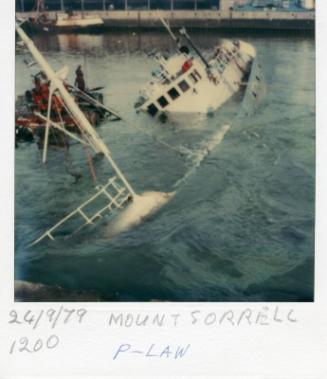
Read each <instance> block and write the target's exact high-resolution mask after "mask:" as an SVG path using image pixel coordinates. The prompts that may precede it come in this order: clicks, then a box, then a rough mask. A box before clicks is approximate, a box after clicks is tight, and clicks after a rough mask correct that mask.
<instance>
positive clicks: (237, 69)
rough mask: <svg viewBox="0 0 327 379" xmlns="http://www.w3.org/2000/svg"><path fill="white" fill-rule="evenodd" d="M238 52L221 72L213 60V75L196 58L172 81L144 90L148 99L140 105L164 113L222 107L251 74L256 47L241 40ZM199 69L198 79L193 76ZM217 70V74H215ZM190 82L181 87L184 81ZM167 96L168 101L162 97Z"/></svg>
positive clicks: (152, 112) (204, 110)
mask: <svg viewBox="0 0 327 379" xmlns="http://www.w3.org/2000/svg"><path fill="white" fill-rule="evenodd" d="M239 44H240V48H239V54H238V55H237V58H236V56H234V57H233V58H231V59H230V61H229V63H228V64H227V65H226V66H225V67H224V71H223V72H219V71H218V69H219V67H218V66H217V64H216V66H217V67H218V68H217V67H216V66H215V62H213V65H212V67H213V69H212V73H213V74H212V75H211V73H210V74H208V70H206V68H205V67H204V65H203V64H202V65H201V64H200V63H201V62H200V63H199V62H197V61H196V60H193V62H192V65H191V67H190V68H189V69H188V70H187V71H186V72H185V73H183V74H182V75H180V76H178V78H177V79H175V80H174V82H172V83H171V84H169V85H165V84H158V83H155V82H152V83H150V85H149V86H148V87H147V88H146V89H145V90H144V93H145V94H146V98H147V100H146V101H144V102H143V104H142V105H140V106H139V107H138V108H137V109H139V110H141V111H144V112H148V113H150V114H151V115H152V116H156V115H160V114H162V113H164V114H166V115H169V114H176V113H204V114H208V113H211V112H213V111H216V110H217V109H219V108H220V107H221V106H222V105H223V104H224V103H225V102H226V101H227V100H228V99H230V98H231V97H232V96H233V95H234V94H236V93H237V92H238V91H239V90H240V88H241V86H242V85H243V83H244V81H245V80H246V79H247V77H248V76H249V73H250V71H251V67H252V64H253V62H254V59H255V55H256V52H255V49H254V48H253V47H252V46H251V45H250V44H247V43H245V42H242V41H240V42H239ZM196 73H198V80H193V81H192V80H191V79H190V78H191V77H192V75H193V77H194V75H195V74H196ZM215 74H216V75H215ZM185 81H186V82H187V84H186V85H185V83H184V86H183V87H181V86H180V84H181V83H182V82H185ZM172 88H174V90H175V89H176V90H177V92H178V96H177V95H176V98H175V99H173V100H172V98H171V97H170V91H171V89H172ZM162 96H164V97H165V99H166V100H167V101H163V100H162V99H161V100H160V98H161V97H162Z"/></svg>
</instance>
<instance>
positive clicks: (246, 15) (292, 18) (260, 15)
mask: <svg viewBox="0 0 327 379" xmlns="http://www.w3.org/2000/svg"><path fill="white" fill-rule="evenodd" d="M56 13H57V12H54V11H51V12H47V16H48V17H49V19H54V18H55V17H56ZM75 14H79V12H75ZM84 14H87V15H99V16H100V17H101V18H102V19H103V21H104V27H105V28H106V29H110V28H137V29H138V28H139V29H152V28H162V24H161V22H160V20H159V19H158V11H156V10H117V11H116V10H108V11H88V12H84ZM16 15H17V16H18V17H22V18H29V17H36V16H37V14H36V12H24V13H20V12H17V13H16ZM160 15H161V16H162V17H164V18H165V19H166V20H168V21H169V23H170V25H171V26H172V27H180V26H185V27H187V28H195V29H196V28H208V29H252V30H254V29H260V30H276V31H278V30H304V31H305V30H307V31H314V29H315V12H314V11H310V12H309V11H308V12H283V11H271V10H268V11H257V12H251V11H244V12H242V11H227V10H226V11H219V10H201V11H200V10H198V11H192V10H178V11H177V10H174V11H160Z"/></svg>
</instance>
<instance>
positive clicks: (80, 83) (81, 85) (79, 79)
mask: <svg viewBox="0 0 327 379" xmlns="http://www.w3.org/2000/svg"><path fill="white" fill-rule="evenodd" d="M75 74H76V79H75V86H77V88H78V89H79V90H80V91H83V92H84V91H85V80H84V74H83V71H82V66H81V65H79V66H78V67H77V69H76V71H75Z"/></svg>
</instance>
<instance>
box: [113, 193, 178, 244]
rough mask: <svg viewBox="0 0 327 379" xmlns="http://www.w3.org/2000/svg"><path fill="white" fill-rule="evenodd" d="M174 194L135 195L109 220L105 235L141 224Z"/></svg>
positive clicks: (114, 234) (124, 230)
mask: <svg viewBox="0 0 327 379" xmlns="http://www.w3.org/2000/svg"><path fill="white" fill-rule="evenodd" d="M174 195H175V192H144V193H143V194H141V195H135V196H134V198H133V201H132V202H131V203H130V204H129V205H128V206H127V207H126V208H125V209H124V210H123V211H121V212H120V214H119V215H117V216H116V217H115V218H114V219H113V220H112V221H111V222H110V224H109V226H108V231H107V233H106V236H107V237H109V238H113V237H115V236H117V235H118V234H121V233H123V232H126V231H128V230H130V229H131V228H133V227H135V226H137V225H139V224H141V223H142V222H143V221H144V220H145V219H146V218H147V217H149V216H151V215H152V214H153V213H155V212H157V211H158V210H159V209H160V208H161V207H162V206H164V205H165V204H166V203H167V202H168V201H169V200H170V199H171V198H172V197H173V196H174Z"/></svg>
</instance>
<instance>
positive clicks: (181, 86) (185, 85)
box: [178, 80, 190, 92]
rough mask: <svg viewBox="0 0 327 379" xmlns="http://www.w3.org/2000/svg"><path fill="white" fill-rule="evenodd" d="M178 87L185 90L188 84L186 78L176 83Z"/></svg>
mask: <svg viewBox="0 0 327 379" xmlns="http://www.w3.org/2000/svg"><path fill="white" fill-rule="evenodd" d="M178 87H179V88H180V89H181V90H182V91H183V92H186V91H187V90H188V89H189V88H190V86H189V85H188V83H187V81H186V80H182V81H181V82H180V83H178Z"/></svg>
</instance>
